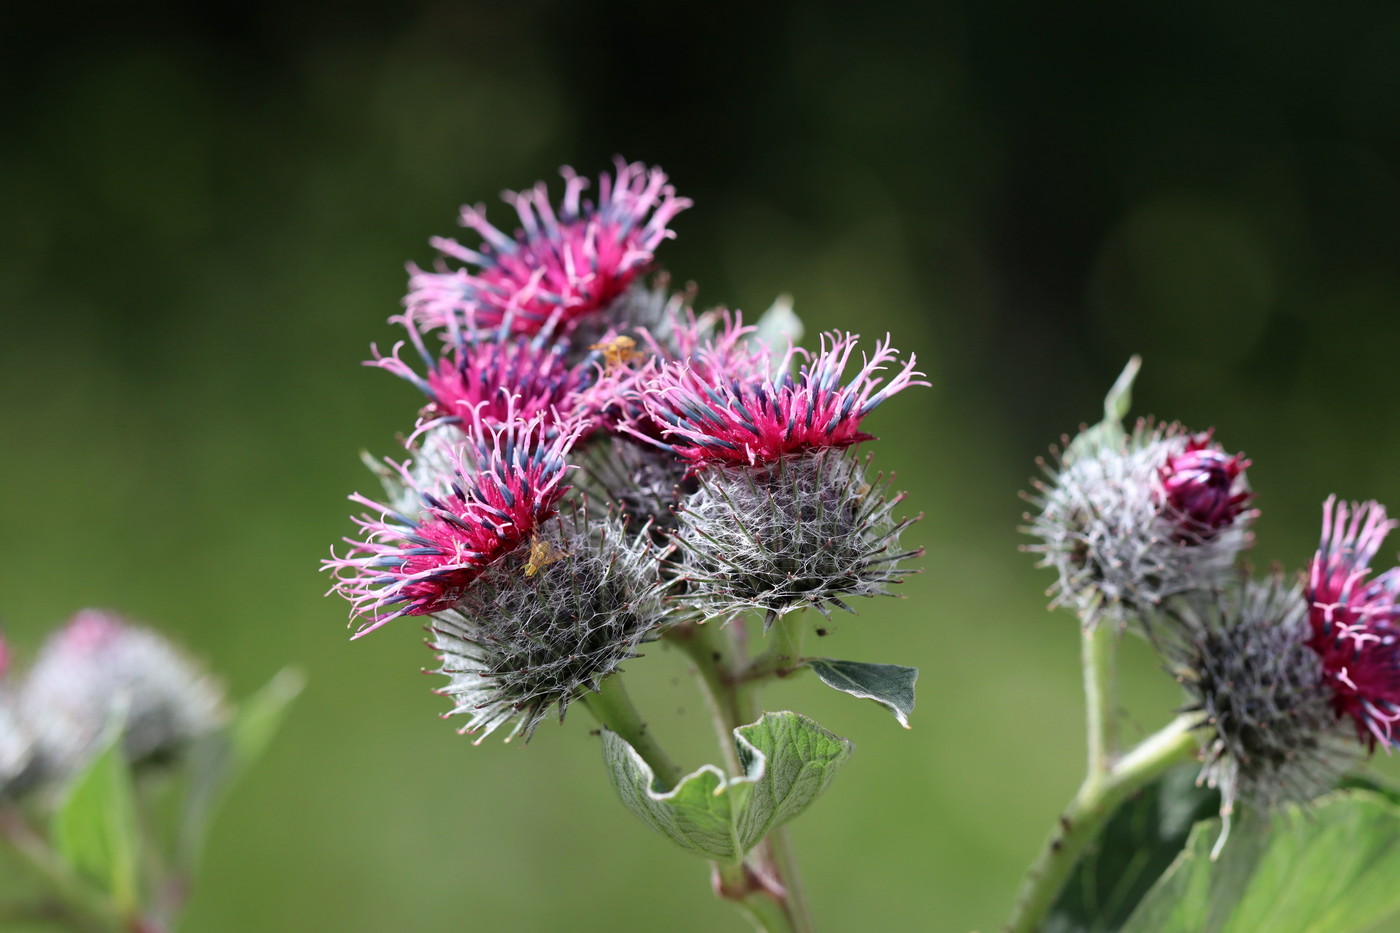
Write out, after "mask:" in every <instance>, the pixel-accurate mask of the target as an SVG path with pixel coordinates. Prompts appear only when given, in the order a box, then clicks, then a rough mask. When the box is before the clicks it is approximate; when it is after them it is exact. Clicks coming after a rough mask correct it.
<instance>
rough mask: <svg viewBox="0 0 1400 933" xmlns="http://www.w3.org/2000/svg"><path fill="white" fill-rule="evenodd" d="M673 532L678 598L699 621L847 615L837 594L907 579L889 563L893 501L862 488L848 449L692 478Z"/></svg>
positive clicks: (874, 483)
mask: <svg viewBox="0 0 1400 933" xmlns="http://www.w3.org/2000/svg"><path fill="white" fill-rule="evenodd" d="M697 478H698V479H699V484H700V485H699V489H697V490H696V491H695V492H694V493H692V494H691V495H689V496H687V497H686V498H685V499H684V500H683V501H682V504H681V509H680V512H679V518H680V527H679V528H678V529H677V530H676V532H675V537H676V541H677V543H678V544H679V545H680V547H681V554H680V555H679V563H680V571H679V572H680V573H681V575H682V576H683V578H684V579H685V581H686V584H687V588H686V599H687V600H688V601H689V602H691V603H692V604H694V605H695V606H696V607H697V608H699V610H700V611H701V612H702V613H703V615H704V616H705V617H706V618H713V617H718V616H728V615H732V614H734V613H736V612H741V611H744V610H748V609H756V610H758V611H760V612H763V613H764V614H765V618H766V620H767V622H768V623H771V622H772V620H773V619H775V618H777V617H779V616H782V615H785V614H786V613H788V612H792V611H794V610H797V609H802V608H805V607H807V606H811V607H813V608H815V609H817V610H818V611H820V612H821V613H823V614H826V613H828V612H829V609H830V607H833V606H834V607H836V608H838V609H844V610H846V611H853V610H851V609H850V607H849V606H847V605H846V603H845V602H844V601H843V597H846V596H874V595H876V594H880V593H885V592H886V589H885V587H886V586H887V585H888V584H892V583H897V582H899V580H900V579H901V578H902V577H903V576H904V575H906V574H908V573H910V572H911V571H909V570H906V569H903V568H901V567H900V566H899V562H900V561H901V560H903V559H904V558H907V557H913V556H915V555H917V554H920V553H922V551H918V550H914V551H902V550H900V547H899V535H900V532H902V531H903V530H904V528H905V527H906V526H908V525H909V524H910V523H911V522H912V521H914V519H899V520H896V519H895V518H894V516H893V510H894V508H895V506H896V505H897V504H898V503H899V502H900V500H902V499H903V493H900V494H899V495H895V496H893V497H890V496H889V495H888V494H887V493H888V490H887V488H878V487H879V484H880V480H881V478H880V477H878V476H877V477H875V478H874V479H873V480H867V478H866V474H865V464H864V463H863V462H862V461H861V460H860V459H859V458H858V457H857V456H856V454H855V453H854V452H853V451H849V450H824V451H816V452H813V453H809V454H807V455H805V456H797V457H784V458H783V459H781V460H779V461H778V462H777V463H774V464H770V465H768V466H767V467H765V468H762V469H754V468H751V467H747V466H737V465H717V466H712V467H709V468H707V469H705V470H703V471H701V472H700V473H699V474H698V475H697Z"/></svg>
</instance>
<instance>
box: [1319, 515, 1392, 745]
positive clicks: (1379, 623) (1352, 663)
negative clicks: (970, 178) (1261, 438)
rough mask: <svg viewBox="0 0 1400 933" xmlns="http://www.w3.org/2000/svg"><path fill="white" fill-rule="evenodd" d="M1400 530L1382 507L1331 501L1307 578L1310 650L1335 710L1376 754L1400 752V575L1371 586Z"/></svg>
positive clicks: (1377, 580) (1389, 573)
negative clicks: (1375, 564)
mask: <svg viewBox="0 0 1400 933" xmlns="http://www.w3.org/2000/svg"><path fill="white" fill-rule="evenodd" d="M1396 524H1397V523H1396V521H1395V520H1394V519H1392V518H1387V517H1386V513H1385V509H1384V508H1383V507H1382V506H1380V505H1378V504H1377V503H1375V502H1366V503H1361V504H1357V503H1351V504H1350V505H1348V504H1347V503H1345V502H1342V503H1338V502H1337V501H1336V497H1335V496H1332V497H1329V498H1328V500H1327V502H1326V504H1325V505H1323V507H1322V544H1321V546H1320V547H1319V548H1318V551H1317V555H1316V556H1315V557H1314V558H1313V561H1312V566H1311V568H1310V569H1309V572H1308V588H1307V601H1308V622H1309V624H1310V627H1311V633H1310V637H1309V638H1308V646H1309V647H1310V648H1311V649H1312V650H1313V651H1315V652H1316V653H1317V657H1318V658H1319V659H1320V660H1321V668H1322V676H1323V677H1324V678H1325V680H1326V683H1327V686H1328V687H1329V688H1330V694H1331V706H1332V709H1333V710H1335V713H1336V715H1337V716H1346V717H1349V718H1350V719H1351V720H1352V722H1353V723H1354V724H1355V726H1356V733H1357V735H1358V736H1359V737H1360V739H1361V740H1362V741H1363V742H1365V743H1366V744H1367V745H1369V746H1370V747H1371V748H1374V747H1375V746H1376V744H1377V743H1380V744H1381V745H1384V746H1386V747H1387V748H1389V747H1393V746H1394V745H1395V744H1396V742H1397V735H1396V724H1397V723H1398V722H1400V627H1397V619H1400V568H1391V569H1389V570H1387V571H1385V572H1384V573H1381V574H1379V575H1378V576H1376V577H1375V578H1373V579H1368V577H1369V575H1370V573H1371V568H1370V563H1371V559H1372V558H1374V557H1375V556H1376V553H1377V552H1378V551H1379V550H1380V547H1381V543H1382V542H1383V541H1384V540H1385V536H1386V535H1387V534H1388V533H1389V532H1390V531H1391V529H1393V528H1394V527H1395V526H1396Z"/></svg>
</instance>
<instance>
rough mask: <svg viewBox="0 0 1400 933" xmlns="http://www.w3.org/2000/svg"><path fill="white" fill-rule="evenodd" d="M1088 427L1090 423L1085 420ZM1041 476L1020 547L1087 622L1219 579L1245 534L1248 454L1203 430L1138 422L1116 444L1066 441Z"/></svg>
mask: <svg viewBox="0 0 1400 933" xmlns="http://www.w3.org/2000/svg"><path fill="white" fill-rule="evenodd" d="M1090 430H1093V429H1090ZM1070 450H1071V452H1070V453H1067V454H1066V455H1065V456H1064V457H1063V458H1062V459H1060V461H1059V462H1058V463H1057V464H1056V465H1055V466H1054V467H1051V466H1048V465H1046V464H1045V463H1044V462H1043V461H1042V462H1041V467H1042V469H1044V470H1045V472H1046V474H1047V475H1048V477H1049V481H1048V482H1042V481H1035V482H1034V483H1033V486H1034V489H1035V492H1034V494H1032V495H1029V496H1027V497H1026V498H1027V499H1028V500H1029V501H1030V502H1031V503H1032V504H1034V505H1037V506H1039V507H1040V511H1039V513H1038V514H1036V515H1035V516H1030V515H1027V516H1026V518H1027V520H1028V521H1029V522H1030V524H1029V525H1028V526H1027V527H1026V529H1025V530H1026V531H1027V532H1028V533H1029V534H1031V535H1034V536H1035V537H1037V538H1039V539H1040V543H1039V544H1036V545H1030V546H1028V547H1027V550H1029V551H1033V552H1037V553H1040V554H1041V555H1043V559H1042V561H1041V566H1048V567H1053V568H1054V569H1055V570H1056V572H1057V573H1058V579H1057V580H1056V582H1055V583H1054V585H1053V586H1052V587H1051V590H1050V592H1051V593H1052V594H1053V597H1054V598H1053V600H1052V602H1051V605H1052V606H1057V605H1066V606H1071V607H1072V608H1074V609H1075V610H1076V611H1077V612H1078V613H1079V615H1080V618H1081V619H1082V620H1083V622H1084V623H1085V624H1086V625H1096V624H1097V623H1098V622H1099V621H1100V620H1101V619H1102V618H1104V617H1109V618H1111V619H1113V620H1115V621H1118V622H1122V621H1125V620H1126V619H1127V618H1129V617H1132V616H1141V615H1143V614H1146V613H1149V612H1151V611H1152V610H1153V609H1154V608H1156V607H1157V606H1158V605H1159V604H1160V603H1161V602H1162V601H1163V600H1164V599H1166V598H1167V597H1169V596H1172V595H1175V594H1178V593H1186V592H1190V591H1192V590H1196V589H1209V588H1211V587H1213V586H1217V585H1220V584H1221V583H1222V582H1223V581H1224V580H1225V579H1226V578H1227V577H1228V576H1229V574H1230V572H1231V568H1232V567H1233V565H1234V562H1235V557H1236V555H1237V554H1238V553H1239V551H1240V550H1241V549H1243V548H1245V547H1247V546H1248V545H1249V544H1250V543H1251V537H1250V534H1249V523H1250V522H1251V521H1252V520H1253V518H1254V516H1255V514H1256V513H1255V512H1254V511H1253V510H1252V509H1245V508H1244V504H1245V503H1246V502H1247V501H1248V499H1249V497H1250V493H1249V487H1248V482H1247V479H1246V477H1245V474H1244V468H1245V467H1246V466H1247V465H1248V461H1247V460H1244V459H1243V458H1241V457H1240V456H1233V457H1230V456H1227V455H1225V454H1224V453H1223V451H1221V450H1220V448H1219V446H1218V445H1215V444H1213V443H1212V442H1211V441H1210V435H1209V434H1208V433H1207V434H1205V435H1196V436H1193V435H1190V434H1187V433H1185V432H1184V430H1183V429H1182V428H1181V427H1180V426H1179V425H1169V426H1165V427H1163V426H1153V425H1151V424H1150V423H1147V422H1140V423H1139V424H1138V426H1137V428H1136V429H1135V430H1134V431H1133V433H1132V434H1131V435H1130V436H1128V437H1126V438H1124V439H1123V440H1122V441H1121V443H1113V444H1085V445H1071V449H1070Z"/></svg>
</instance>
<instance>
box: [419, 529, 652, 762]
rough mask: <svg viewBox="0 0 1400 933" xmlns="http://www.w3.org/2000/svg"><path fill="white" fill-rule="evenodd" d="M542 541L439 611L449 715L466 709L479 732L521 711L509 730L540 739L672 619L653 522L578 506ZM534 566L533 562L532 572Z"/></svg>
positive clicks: (544, 532)
mask: <svg viewBox="0 0 1400 933" xmlns="http://www.w3.org/2000/svg"><path fill="white" fill-rule="evenodd" d="M537 541H538V542H539V545H538V546H539V549H540V550H541V551H544V550H547V551H548V555H549V559H548V560H547V562H546V561H537V560H535V557H536V546H535V545H532V546H531V547H529V548H523V549H521V551H519V552H517V553H515V554H513V555H511V556H510V557H508V558H507V559H506V560H503V561H501V562H499V563H497V564H496V565H494V566H492V567H491V568H490V569H489V570H488V571H486V572H485V573H483V574H482V575H481V576H480V577H479V578H478V579H477V580H476V582H475V583H474V584H473V585H472V587H471V588H470V589H468V590H467V591H466V592H464V593H463V594H462V595H461V596H460V598H459V599H457V600H456V601H455V602H454V603H453V605H452V607H451V608H450V609H445V610H443V611H440V612H437V613H434V614H433V616H432V620H431V622H430V624H429V626H428V630H429V632H430V635H431V637H430V639H429V642H428V644H429V646H430V647H431V648H433V650H435V651H437V652H438V659H439V661H440V662H441V667H439V668H438V669H437V670H436V671H435V672H434V673H438V674H443V675H445V676H447V677H448V678H449V680H450V682H449V684H448V685H447V686H446V687H443V688H442V689H440V690H439V691H438V692H439V693H441V694H443V695H444V696H447V697H449V698H451V700H452V701H453V704H454V706H453V708H452V710H451V711H450V712H448V713H446V714H444V715H445V716H454V715H464V716H467V717H468V720H467V723H466V725H465V726H463V727H462V728H461V730H460V731H461V732H464V733H480V736H479V738H478V739H477V741H478V742H480V741H482V740H483V739H485V738H486V736H488V735H490V734H491V733H492V732H494V731H495V730H496V729H498V728H500V727H501V726H503V725H505V724H506V723H509V722H511V721H512V720H513V721H514V723H515V725H514V727H513V728H512V729H511V731H510V734H509V736H508V738H513V737H514V736H516V735H523V736H524V737H525V739H526V740H527V741H528V740H529V738H530V735H531V733H533V732H534V731H535V727H536V726H537V725H539V723H540V721H541V720H543V719H544V717H545V716H546V715H548V714H549V712H550V710H551V709H557V710H558V714H559V718H560V719H561V720H562V719H563V718H564V713H565V711H566V710H567V709H568V706H569V703H570V702H572V701H573V700H574V699H575V698H576V697H577V696H578V695H579V694H580V693H581V692H582V691H585V690H595V691H596V690H597V689H598V688H599V685H600V684H601V683H602V681H603V679H604V678H606V677H608V676H609V675H610V674H612V673H613V672H614V671H616V670H617V669H618V667H619V665H621V664H622V663H623V662H624V661H626V660H628V659H629V658H634V657H637V647H638V645H640V644H641V643H642V642H643V641H648V640H651V639H653V638H655V637H656V636H657V635H658V634H659V632H660V629H661V627H662V626H663V625H664V624H666V623H667V621H668V609H669V607H668V606H667V605H666V602H665V600H664V599H663V591H664V586H663V584H662V583H661V582H659V580H658V572H657V566H658V555H657V554H656V552H655V551H654V549H653V548H652V546H651V544H650V537H649V535H648V534H647V533H646V532H645V530H644V529H639V530H638V532H636V533H634V532H632V531H631V530H630V529H628V528H625V527H624V526H623V524H622V522H621V521H620V520H618V519H616V518H611V517H610V518H608V519H603V520H597V521H593V522H591V523H590V521H589V519H588V516H587V511H586V510H585V509H578V510H569V511H567V512H565V513H563V514H561V516H560V518H559V520H557V521H555V522H551V523H550V525H549V526H548V527H547V528H543V529H541V530H540V532H539V537H538V538H537ZM531 570H534V572H533V573H531V572H530V571H531Z"/></svg>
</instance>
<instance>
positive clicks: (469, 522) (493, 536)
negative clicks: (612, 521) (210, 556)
mask: <svg viewBox="0 0 1400 933" xmlns="http://www.w3.org/2000/svg"><path fill="white" fill-rule="evenodd" d="M579 431H580V426H579V424H578V423H577V422H571V423H569V424H567V425H565V426H564V427H563V428H562V429H560V430H553V429H551V428H550V427H549V426H548V425H547V424H546V422H545V421H544V420H543V419H542V418H540V417H538V416H537V417H535V418H532V419H530V420H529V421H511V422H509V423H506V424H491V423H488V422H485V421H482V420H477V421H475V422H473V424H472V425H471V426H470V429H469V430H468V437H467V438H465V439H464V441H463V443H462V444H460V445H451V446H448V447H447V448H446V450H444V451H443V453H445V454H446V457H447V460H448V462H449V463H450V465H451V472H450V473H449V474H446V475H436V476H434V477H433V479H432V480H431V481H423V480H420V479H419V478H417V477H415V476H414V475H413V472H412V470H411V469H410V466H411V464H409V463H404V464H391V466H393V467H394V468H395V469H396V470H397V471H398V473H399V475H400V476H401V477H402V480H403V483H404V486H405V489H407V490H408V491H410V492H412V493H414V494H416V496H417V498H418V500H419V508H418V509H417V510H416V511H414V512H411V513H409V514H405V511H407V510H398V509H394V508H392V507H391V506H388V505H384V504H382V503H379V502H375V501H373V500H371V499H369V498H366V497H365V496H362V495H360V494H358V493H356V494H355V495H353V496H351V497H350V499H351V501H353V502H358V503H360V504H361V505H364V506H366V507H368V508H369V509H371V510H373V511H372V512H370V513H366V514H364V515H362V516H361V517H359V518H357V519H355V522H356V524H358V525H359V526H360V529H361V532H362V533H363V534H362V539H354V538H346V539H345V541H346V543H348V544H349V545H350V549H349V550H348V551H347V552H346V555H345V556H344V557H337V556H335V555H334V553H332V555H331V558H330V559H329V560H327V561H325V563H324V567H325V569H328V570H331V571H333V572H334V573H335V574H336V576H337V580H336V583H335V586H334V587H333V589H334V590H335V591H338V592H339V593H340V594H341V595H342V596H344V597H345V598H346V599H348V600H349V601H350V603H351V606H352V607H353V609H352V614H353V615H357V616H359V617H360V619H361V625H360V627H359V629H357V631H356V633H355V637H357V638H358V637H359V636H361V635H365V634H368V633H369V632H372V631H374V630H375V629H377V628H379V627H380V626H381V625H383V624H385V623H386V622H389V621H391V620H393V619H396V618H398V617H399V616H404V615H424V614H427V613H431V612H436V611H438V610H441V609H446V608H449V607H450V606H451V605H452V604H453V602H454V600H455V599H457V598H458V597H460V595H461V594H462V592H463V591H464V589H465V588H466V587H467V586H468V585H470V584H471V583H472V582H473V581H474V580H475V579H476V578H477V577H478V576H479V575H480V574H481V573H482V572H483V571H484V570H485V569H486V568H488V567H490V566H491V565H492V564H494V563H495V562H496V561H497V560H499V559H500V558H501V557H502V556H504V555H505V554H508V553H510V552H511V551H513V550H515V549H516V548H517V547H519V546H520V545H521V544H522V543H523V542H527V541H528V540H529V539H530V537H531V535H532V534H533V533H534V532H535V530H536V529H537V528H538V527H539V526H540V524H541V523H543V522H544V521H546V520H548V519H549V518H551V517H553V516H554V514H555V512H556V508H557V505H558V503H559V500H560V499H561V498H563V496H564V494H565V493H566V492H568V489H569V487H568V486H565V485H564V484H563V479H564V474H565V472H566V471H567V470H568V469H570V464H569V463H568V462H567V461H566V457H567V455H568V453H569V450H570V448H571V446H572V444H573V442H574V441H575V440H576V439H577V438H578V435H579ZM438 440H439V442H441V441H440V439H438Z"/></svg>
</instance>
